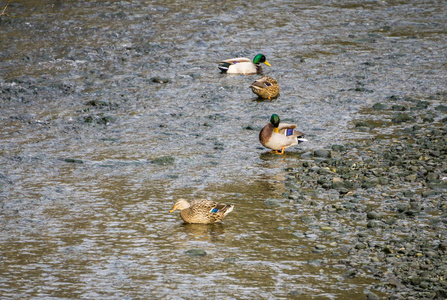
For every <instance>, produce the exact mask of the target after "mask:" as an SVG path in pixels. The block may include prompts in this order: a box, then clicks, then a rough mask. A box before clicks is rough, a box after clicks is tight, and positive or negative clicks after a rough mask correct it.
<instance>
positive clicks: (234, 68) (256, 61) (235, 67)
mask: <svg viewBox="0 0 447 300" xmlns="http://www.w3.org/2000/svg"><path fill="white" fill-rule="evenodd" d="M261 63H265V64H266V65H267V66H271V65H270V64H269V63H268V62H267V60H266V58H265V56H264V55H263V54H258V55H256V56H255V57H254V58H253V62H252V61H251V60H250V59H248V58H246V57H238V58H230V59H226V60H223V61H221V62H220V63H219V66H218V68H219V70H221V71H222V73H227V74H245V75H251V74H261V73H262V67H261V65H260V64H261Z"/></svg>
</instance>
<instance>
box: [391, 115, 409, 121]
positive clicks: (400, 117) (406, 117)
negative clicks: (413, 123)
mask: <svg viewBox="0 0 447 300" xmlns="http://www.w3.org/2000/svg"><path fill="white" fill-rule="evenodd" d="M410 120H411V118H410V116H409V115H408V114H406V113H400V114H397V115H395V116H394V117H393V119H392V120H391V121H392V122H393V123H403V122H408V121H410Z"/></svg>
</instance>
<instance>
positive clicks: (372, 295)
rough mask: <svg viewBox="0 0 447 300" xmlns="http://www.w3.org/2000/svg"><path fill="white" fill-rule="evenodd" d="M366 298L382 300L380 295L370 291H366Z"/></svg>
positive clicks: (367, 299) (368, 299)
mask: <svg viewBox="0 0 447 300" xmlns="http://www.w3.org/2000/svg"><path fill="white" fill-rule="evenodd" d="M366 300H380V297H379V296H377V295H376V294H374V293H373V292H371V291H368V292H367V293H366Z"/></svg>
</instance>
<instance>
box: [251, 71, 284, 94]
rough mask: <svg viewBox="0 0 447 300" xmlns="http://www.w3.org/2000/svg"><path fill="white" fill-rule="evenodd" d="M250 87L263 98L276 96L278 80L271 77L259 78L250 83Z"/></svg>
mask: <svg viewBox="0 0 447 300" xmlns="http://www.w3.org/2000/svg"><path fill="white" fill-rule="evenodd" d="M250 88H251V90H252V91H253V93H255V94H256V95H258V96H259V97H261V98H265V99H272V98H275V97H278V94H279V85H278V82H277V81H276V80H275V79H273V78H272V77H267V76H266V77H262V78H259V79H258V80H256V81H255V82H253V83H252V85H250Z"/></svg>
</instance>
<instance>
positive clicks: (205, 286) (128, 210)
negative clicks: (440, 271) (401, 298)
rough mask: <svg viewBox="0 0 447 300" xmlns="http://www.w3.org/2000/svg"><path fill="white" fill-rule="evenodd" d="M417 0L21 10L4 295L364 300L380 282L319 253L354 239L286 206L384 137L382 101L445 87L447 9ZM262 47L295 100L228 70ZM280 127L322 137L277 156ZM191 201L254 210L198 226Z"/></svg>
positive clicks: (0, 179)
mask: <svg viewBox="0 0 447 300" xmlns="http://www.w3.org/2000/svg"><path fill="white" fill-rule="evenodd" d="M4 2H6V1H4ZM410 2H411V3H407V2H403V1H298V2H297V1H286V0H284V1H282V0H279V1H192V2H184V1H165V2H157V1H142V0H135V1H56V0H54V1H39V3H36V1H26V0H23V1H12V2H11V4H10V6H9V7H8V8H7V10H6V12H7V13H8V14H9V16H1V17H0V34H1V39H2V42H1V46H0V51H1V53H0V55H1V58H0V87H1V93H0V110H1V115H0V125H1V128H2V130H1V132H0V139H1V143H0V166H1V170H0V197H1V207H0V208H1V210H0V226H1V231H0V245H1V251H0V256H1V259H0V295H1V296H0V297H1V298H2V299H7V298H13V299H18V298H47V297H54V298H89V299H103V298H115V299H118V298H119V299H138V298H147V299H156V298H160V299H223V298H225V299H276V298H288V297H300V299H306V298H312V299H337V298H340V297H342V296H343V297H347V298H348V299H356V298H359V299H363V298H364V292H365V290H368V289H369V288H371V286H372V285H374V284H375V283H376V281H375V280H374V279H372V278H371V277H370V276H369V275H368V274H367V273H365V274H362V276H356V277H355V278H352V279H351V278H345V277H343V276H342V274H343V272H344V271H345V270H343V269H342V268H341V267H340V266H339V265H337V263H336V261H337V259H338V258H346V257H345V256H343V254H340V257H335V258H334V256H333V255H331V254H330V252H327V254H324V255H322V254H320V253H312V251H311V249H313V247H314V246H315V244H330V243H331V242H334V241H335V240H336V241H337V242H338V243H343V236H333V235H332V236H331V234H330V233H328V234H327V235H322V236H317V237H315V236H314V235H308V237H303V235H302V232H305V231H306V230H307V226H306V224H302V223H301V222H299V221H298V220H297V218H296V212H297V210H298V209H299V207H297V206H295V205H293V204H291V203H288V202H287V201H286V202H284V201H282V200H281V201H279V202H280V205H268V204H269V203H270V202H269V201H268V200H269V199H270V200H271V199H281V198H282V196H281V195H282V193H283V192H285V191H286V189H287V188H286V187H285V186H284V178H285V176H286V170H287V169H288V168H293V167H294V166H296V164H297V163H298V162H299V161H300V160H301V156H302V155H303V154H304V153H306V152H308V151H310V149H321V148H328V147H330V146H331V145H332V144H341V143H343V142H344V141H349V140H350V139H354V138H362V137H365V136H367V135H368V133H362V132H357V131H355V130H353V124H352V122H353V120H355V119H356V118H359V115H358V114H357V113H358V112H359V110H360V109H362V108H363V107H366V106H371V104H373V103H375V102H378V101H382V102H386V99H387V97H390V96H396V95H397V96H401V95H409V94H410V95H415V96H424V97H429V96H430V95H434V94H436V93H437V92H438V91H444V90H445V87H446V83H447V82H446V75H445V73H446V65H445V62H446V61H447V60H446V52H445V49H446V23H445V20H446V17H447V16H446V7H445V4H444V3H443V2H442V1H439V2H437V1H410ZM2 4H3V3H2ZM5 4H6V3H5ZM257 53H263V54H265V55H266V57H267V60H268V61H269V62H270V63H271V65H272V66H271V67H268V66H264V68H263V69H264V75H268V76H272V77H274V78H275V79H277V80H278V82H279V85H280V87H281V91H280V96H279V98H277V99H276V100H266V101H261V100H259V99H257V98H256V96H255V95H254V94H253V93H252V92H251V91H250V89H249V88H248V87H249V85H250V84H251V83H252V82H253V81H254V80H255V79H256V78H258V77H259V76H242V75H240V76H228V75H224V74H220V73H219V71H218V69H217V63H218V62H219V60H221V59H226V58H231V57H239V56H246V57H250V58H252V57H253V56H254V55H256V54H257ZM272 113H277V114H279V115H280V117H281V119H282V120H283V121H285V122H294V123H295V122H296V123H298V128H299V130H301V131H303V132H305V133H306V134H307V139H308V140H309V142H307V143H304V144H300V146H299V147H295V148H290V149H288V150H286V155H284V156H278V155H272V154H269V153H268V151H267V150H266V149H264V148H263V147H262V146H261V145H260V144H259V141H258V133H259V130H260V129H261V128H262V126H264V125H265V124H266V123H267V122H268V120H269V117H270V115H271V114H272ZM179 197H184V198H186V199H188V200H192V199H194V198H198V197H200V198H208V199H213V200H217V201H221V202H225V203H228V204H234V205H235V209H234V212H232V213H231V214H230V215H228V217H227V218H226V219H225V220H224V222H223V223H222V224H216V225H211V226H204V225H183V224H182V222H181V220H180V217H179V215H178V214H169V209H170V208H171V207H172V205H173V204H174V202H175V201H176V199H177V198H179ZM266 201H267V202H266ZM275 201H276V200H275ZM273 202H274V201H273ZM346 222H349V220H346ZM327 224H329V225H331V226H333V227H343V226H344V225H343V224H331V221H330V220H328V221H327V223H326V224H321V226H325V225H327ZM194 248H200V249H203V250H205V251H206V253H207V255H206V256H205V257H190V256H188V255H187V254H186V253H185V251H187V250H190V249H194ZM316 260H317V262H315V261H316ZM314 262H315V263H314Z"/></svg>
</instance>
